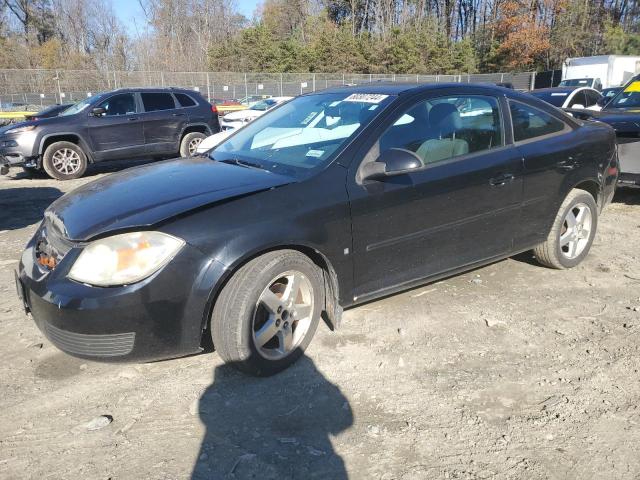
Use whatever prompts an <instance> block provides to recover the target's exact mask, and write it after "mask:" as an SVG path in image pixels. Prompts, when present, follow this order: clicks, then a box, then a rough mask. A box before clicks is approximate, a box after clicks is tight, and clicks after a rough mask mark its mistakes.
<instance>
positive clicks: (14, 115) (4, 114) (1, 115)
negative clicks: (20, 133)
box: [0, 112, 36, 119]
mask: <svg viewBox="0 0 640 480" xmlns="http://www.w3.org/2000/svg"><path fill="white" fill-rule="evenodd" d="M34 113H36V112H0V119H1V118H16V119H20V118H24V116H25V115H33V114H34Z"/></svg>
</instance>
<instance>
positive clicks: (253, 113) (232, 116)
mask: <svg viewBox="0 0 640 480" xmlns="http://www.w3.org/2000/svg"><path fill="white" fill-rule="evenodd" d="M263 113H264V112H263V111H261V110H240V111H239V112H232V113H227V114H226V115H225V116H224V120H232V121H238V120H246V119H249V118H251V119H253V118H256V117H259V116H260V115H262V114H263Z"/></svg>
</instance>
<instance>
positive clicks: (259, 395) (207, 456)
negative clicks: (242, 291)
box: [191, 356, 353, 480]
mask: <svg viewBox="0 0 640 480" xmlns="http://www.w3.org/2000/svg"><path fill="white" fill-rule="evenodd" d="M198 407H199V408H198V412H199V415H200V419H201V421H202V422H203V423H204V425H205V427H206V433H205V436H204V439H203V441H202V445H201V448H200V451H199V453H198V457H197V459H196V464H195V466H194V469H193V473H192V476H191V478H192V479H193V480H204V479H212V478H260V479H263V480H267V479H276V478H277V479H281V478H319V479H320V478H322V479H324V478H331V479H333V480H343V479H344V480H346V479H347V478H348V477H347V472H346V469H345V466H344V462H343V461H342V458H341V457H340V456H339V455H338V454H336V452H335V451H334V449H333V445H332V443H331V439H330V437H331V436H333V435H336V434H338V433H340V432H343V431H344V430H346V429H347V428H349V427H350V426H351V425H352V424H353V413H352V411H351V407H350V405H349V402H348V401H347V399H346V398H345V396H344V395H343V394H342V392H341V391H340V389H339V388H338V387H337V386H336V385H334V384H332V383H331V382H329V381H328V380H327V379H326V378H324V376H323V375H322V374H321V373H320V372H319V371H318V370H317V368H316V367H315V365H314V363H313V361H311V359H309V358H308V357H306V356H303V357H302V358H301V359H300V360H298V362H297V363H296V364H295V365H293V366H292V367H290V368H289V369H287V370H285V371H284V372H282V373H279V374H278V375H275V376H272V377H266V378H255V377H250V376H248V375H245V374H243V373H240V372H238V371H237V370H236V369H235V368H234V367H233V366H232V365H231V364H224V365H221V366H219V367H216V369H215V371H214V374H213V384H212V385H211V386H209V387H208V388H207V390H206V391H205V392H204V394H203V395H202V397H201V398H200V401H199V405H198Z"/></svg>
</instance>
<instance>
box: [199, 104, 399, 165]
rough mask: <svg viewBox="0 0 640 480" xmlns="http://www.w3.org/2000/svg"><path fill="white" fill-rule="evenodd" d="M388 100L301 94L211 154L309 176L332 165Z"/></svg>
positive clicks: (238, 161) (237, 161) (221, 159)
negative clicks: (312, 172)
mask: <svg viewBox="0 0 640 480" xmlns="http://www.w3.org/2000/svg"><path fill="white" fill-rule="evenodd" d="M389 102H391V97H389V96H388V95H378V94H360V93H350V92H341V93H326V94H318V95H305V96H302V97H297V98H295V99H293V100H291V101H290V102H287V103H285V104H283V105H281V106H279V107H277V108H274V109H273V110H271V111H269V113H268V114H265V115H263V116H261V117H259V118H258V119H256V120H254V121H253V122H251V123H250V124H248V125H247V126H246V127H244V128H242V129H241V130H239V131H238V132H237V133H236V134H235V135H233V136H232V137H231V138H229V139H228V140H226V141H225V142H223V143H221V144H220V145H219V146H218V147H216V148H215V149H214V150H213V151H212V152H210V153H209V156H210V157H211V158H213V159H215V160H218V161H223V162H233V163H240V161H242V162H244V163H245V164H248V165H251V166H257V167H259V168H263V169H265V170H270V171H273V172H276V173H283V174H285V175H294V176H300V175H306V174H308V173H309V172H311V171H312V170H314V169H316V168H321V167H323V166H324V165H326V164H328V163H329V162H330V161H331V159H333V157H334V154H336V153H337V152H338V151H339V150H340V148H341V147H343V146H345V145H346V144H347V143H348V142H349V141H350V140H351V139H352V138H354V137H355V136H356V135H357V133H359V131H360V130H361V129H362V128H364V126H365V125H367V124H368V123H369V122H370V121H371V120H372V119H373V118H374V117H375V116H376V115H377V114H378V113H379V112H380V111H382V110H383V109H384V107H385V106H387V105H388V104H389Z"/></svg>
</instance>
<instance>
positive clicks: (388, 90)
mask: <svg viewBox="0 0 640 480" xmlns="http://www.w3.org/2000/svg"><path fill="white" fill-rule="evenodd" d="M445 88H451V89H460V88H471V89H473V90H484V91H488V90H490V91H493V92H496V93H507V92H509V93H513V90H511V89H509V88H504V87H498V86H495V85H490V84H486V83H392V82H389V83H386V82H372V83H364V84H361V85H355V86H339V87H330V88H327V89H325V90H320V91H317V92H313V93H308V94H307V95H314V94H318V93H323V94H324V93H344V92H352V93H372V94H381V95H405V94H412V93H420V92H428V91H432V90H441V89H445Z"/></svg>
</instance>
